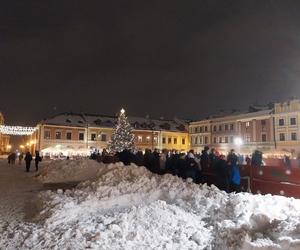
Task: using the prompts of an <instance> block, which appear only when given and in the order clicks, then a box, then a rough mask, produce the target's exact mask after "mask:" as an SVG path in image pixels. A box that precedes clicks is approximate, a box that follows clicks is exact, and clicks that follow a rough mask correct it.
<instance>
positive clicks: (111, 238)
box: [0, 160, 300, 250]
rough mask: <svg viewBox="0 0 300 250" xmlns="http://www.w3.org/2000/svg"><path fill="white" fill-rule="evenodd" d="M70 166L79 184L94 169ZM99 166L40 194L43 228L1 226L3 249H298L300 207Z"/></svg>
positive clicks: (120, 167) (57, 167)
mask: <svg viewBox="0 0 300 250" xmlns="http://www.w3.org/2000/svg"><path fill="white" fill-rule="evenodd" d="M64 164H66V161H61V162H60V163H57V162H56V163H54V165H53V168H52V169H51V168H50V167H48V168H46V169H47V170H44V171H42V176H43V177H42V179H43V180H47V175H49V178H48V180H50V179H51V181H52V182H54V181H55V179H54V178H53V177H54V176H55V173H57V172H59V171H61V169H62V168H63V165H64ZM67 164H71V165H72V166H73V168H74V169H72V168H64V169H65V170H64V171H65V173H64V175H65V176H66V180H69V179H72V180H73V179H74V178H75V177H76V178H77V177H78V178H79V175H77V174H76V173H79V172H76V170H75V169H76V166H77V165H78V166H80V167H79V168H87V169H88V166H89V165H91V164H94V163H91V161H89V160H84V161H80V162H78V161H77V162H72V163H69V162H68V163H67ZM96 164H98V163H96ZM83 165H85V167H83ZM95 166H96V165H95ZM95 166H93V167H92V168H94V167H95ZM98 167H99V169H98V170H97V171H96V172H94V170H92V172H93V173H94V175H93V178H92V180H87V181H85V182H82V183H81V184H80V185H79V186H77V187H76V188H75V189H72V190H66V191H65V192H64V191H62V190H57V191H45V192H42V193H41V199H43V200H44V202H45V209H44V210H43V211H42V212H41V213H40V214H39V217H40V218H44V219H43V220H41V221H40V223H28V222H22V223H13V222H10V223H6V224H5V225H4V226H3V224H2V226H0V246H1V247H0V248H1V249H2V248H3V249H86V248H90V249H247V250H248V249H249V250H250V249H300V200H295V199H291V198H285V197H280V196H271V195H267V196H262V195H251V194H247V193H244V194H230V195H228V194H226V193H224V192H221V191H219V190H218V189H217V188H215V187H207V186H206V185H203V186H199V185H196V184H193V183H191V182H189V181H187V182H185V181H183V180H181V179H179V178H177V177H174V176H171V175H164V176H158V175H154V174H152V173H150V172H149V171H147V170H146V169H145V168H144V167H137V166H134V165H132V166H123V165H122V164H111V165H103V164H99V165H98ZM66 169H71V170H70V172H69V175H68V174H67V172H68V171H69V170H66ZM50 177H51V178H50ZM68 178H69V179H68ZM78 178H77V180H78ZM84 178H86V176H85V177H84ZM58 182H61V179H60V180H59V181H58ZM0 225H1V223H0Z"/></svg>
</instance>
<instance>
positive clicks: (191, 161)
mask: <svg viewBox="0 0 300 250" xmlns="http://www.w3.org/2000/svg"><path fill="white" fill-rule="evenodd" d="M185 161H186V163H185V165H186V170H185V178H192V179H193V182H196V180H197V179H198V175H199V174H198V170H199V167H198V164H197V162H196V160H195V155H194V153H193V151H192V150H191V151H190V152H189V153H188V155H187V156H186V158H185Z"/></svg>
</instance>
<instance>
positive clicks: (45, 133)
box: [44, 130, 51, 140]
mask: <svg viewBox="0 0 300 250" xmlns="http://www.w3.org/2000/svg"><path fill="white" fill-rule="evenodd" d="M44 139H46V140H49V139H51V132H50V131H48V130H46V131H45V132H44Z"/></svg>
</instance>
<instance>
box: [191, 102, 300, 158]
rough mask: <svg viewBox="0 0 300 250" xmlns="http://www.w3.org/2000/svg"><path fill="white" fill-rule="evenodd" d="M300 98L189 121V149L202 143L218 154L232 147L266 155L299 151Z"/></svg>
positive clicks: (201, 148)
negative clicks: (256, 151)
mask: <svg viewBox="0 0 300 250" xmlns="http://www.w3.org/2000/svg"><path fill="white" fill-rule="evenodd" d="M299 122H300V100H291V101H288V102H283V103H275V104H274V106H273V107H272V108H270V107H268V108H254V107H251V108H250V109H249V111H247V112H242V113H235V114H228V115H219V116H212V117H210V118H209V119H204V120H200V121H195V122H191V123H190V124H189V136H190V142H191V149H193V150H194V151H196V152H201V151H202V150H203V149H204V146H206V145H207V146H209V147H210V148H215V149H217V150H218V151H219V152H221V153H224V154H226V153H228V151H229V150H230V149H235V150H237V151H238V152H240V153H242V154H251V153H253V151H254V150H260V151H262V152H263V153H264V154H265V155H268V154H269V155H283V154H291V155H293V156H298V155H299V154H300V138H299V137H300V124H299Z"/></svg>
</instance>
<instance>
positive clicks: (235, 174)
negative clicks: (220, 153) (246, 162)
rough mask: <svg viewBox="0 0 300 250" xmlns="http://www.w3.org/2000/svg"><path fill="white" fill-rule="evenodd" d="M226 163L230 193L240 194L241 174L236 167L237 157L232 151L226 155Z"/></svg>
mask: <svg viewBox="0 0 300 250" xmlns="http://www.w3.org/2000/svg"><path fill="white" fill-rule="evenodd" d="M227 162H228V165H229V166H230V191H231V192H240V185H241V174H240V169H239V166H238V157H237V155H236V154H235V152H234V150H233V149H232V150H231V151H230V153H229V154H228V157H227Z"/></svg>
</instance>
